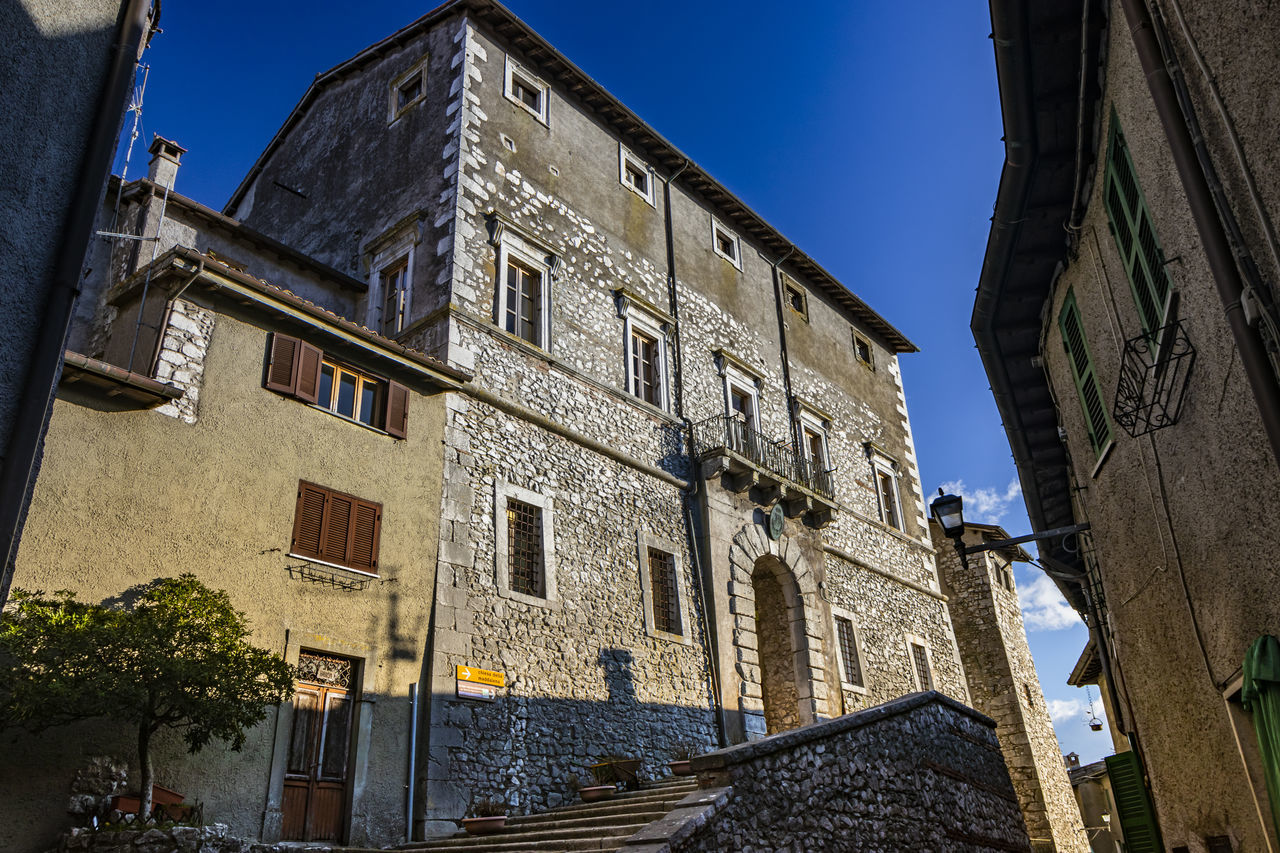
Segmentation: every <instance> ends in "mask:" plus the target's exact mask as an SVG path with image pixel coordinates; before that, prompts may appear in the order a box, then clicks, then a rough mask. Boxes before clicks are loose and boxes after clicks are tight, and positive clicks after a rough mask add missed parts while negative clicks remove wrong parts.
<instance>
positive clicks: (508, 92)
mask: <svg viewBox="0 0 1280 853" xmlns="http://www.w3.org/2000/svg"><path fill="white" fill-rule="evenodd" d="M515 77H519V78H520V80H521V81H522V82H523V83H526V84H529V85H530V86H532V87H533V88H535V89H537V90H538V109H534V108H533V107H531V106H529V105H528V104H526V103H525V102H524V101H522V100H520V98H518V97H517V96H516V93H515V87H514V86H513V85H512V81H513V79H514V78H515ZM502 94H503V95H505V96H506V98H507V100H509V101H511V103H513V104H515V105H516V106H517V107H519V108H520V109H522V110H524V111H525V112H527V113H528V114H529V115H531V116H533V117H534V118H536V119H537V120H538V121H540V122H542V123H543V124H545V125H546V126H547V127H550V126H551V109H550V107H551V87H550V86H548V85H547V83H546V81H544V80H543V79H542V78H541V77H539V76H538V75H536V74H534V73H533V72H532V71H530V70H529V69H527V68H525V67H524V66H523V65H521V64H520V63H519V62H516V61H515V60H514V59H512V58H511V55H510V54H507V57H506V63H505V66H504V68H503V74H502Z"/></svg>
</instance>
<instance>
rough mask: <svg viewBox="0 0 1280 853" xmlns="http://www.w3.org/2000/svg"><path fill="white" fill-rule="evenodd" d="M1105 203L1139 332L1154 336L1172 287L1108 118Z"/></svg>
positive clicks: (1118, 134) (1116, 124) (1125, 151)
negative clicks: (1126, 278)
mask: <svg viewBox="0 0 1280 853" xmlns="http://www.w3.org/2000/svg"><path fill="white" fill-rule="evenodd" d="M1103 181H1104V183H1103V199H1104V202H1105V206H1106V209H1107V219H1108V220H1109V221H1110V223H1111V234H1112V236H1113V237H1115V240H1116V248H1118V249H1119V250H1120V258H1121V260H1122V261H1124V270H1125V274H1126V275H1127V276H1128V278H1129V288H1130V290H1131V291H1132V292H1133V300H1134V302H1135V303H1136V304H1137V306H1138V317H1139V318H1140V319H1141V321H1142V331H1144V332H1146V333H1147V334H1148V335H1153V334H1154V333H1155V332H1156V330H1158V329H1159V328H1160V327H1161V326H1163V325H1164V324H1165V321H1166V318H1165V316H1164V313H1165V306H1166V305H1167V303H1168V299H1169V291H1170V287H1171V286H1170V283H1169V276H1168V274H1167V273H1166V272H1165V268H1164V252H1163V251H1162V250H1161V248H1160V241H1159V240H1158V239H1157V238H1156V230H1155V226H1154V225H1153V224H1152V220H1151V213H1150V212H1149V211H1148V210H1147V203H1146V200H1145V199H1144V198H1143V195H1142V188H1141V187H1140V186H1139V185H1138V173H1137V171H1136V170H1135V169H1134V167H1133V158H1132V157H1130V156H1129V146H1128V145H1126V144H1125V140H1124V132H1123V131H1122V130H1121V129H1120V120H1119V119H1118V118H1117V117H1116V115H1115V113H1114V112H1113V113H1112V114H1111V138H1110V140H1109V142H1108V143H1107V168H1106V175H1105V177H1104V179H1103Z"/></svg>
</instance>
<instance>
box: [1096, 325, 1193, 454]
mask: <svg viewBox="0 0 1280 853" xmlns="http://www.w3.org/2000/svg"><path fill="white" fill-rule="evenodd" d="M1195 360H1196V348H1195V347H1194V346H1192V345H1191V341H1190V339H1189V338H1188V337H1187V330H1186V329H1185V328H1184V327H1183V325H1182V321H1181V320H1175V321H1174V322H1172V323H1169V324H1168V325H1166V326H1164V327H1163V328H1160V329H1157V330H1156V331H1155V332H1154V333H1152V334H1150V335H1139V336H1138V337H1136V338H1133V339H1131V340H1129V341H1126V342H1125V346H1124V356H1123V361H1122V362H1121V365H1120V381H1119V383H1118V385H1117V388H1116V403H1115V406H1114V407H1113V408H1112V411H1111V416H1112V418H1114V419H1115V421H1116V423H1118V424H1120V426H1121V427H1123V428H1124V431H1125V432H1127V433H1129V435H1130V436H1132V437H1133V438H1137V437H1138V436H1141V435H1146V434H1147V433H1149V432H1154V431H1155V430H1158V429H1163V428H1164V427H1167V426H1173V425H1174V424H1176V423H1177V422H1178V418H1179V416H1180V415H1181V413H1182V401H1183V398H1184V397H1185V395H1186V393H1187V383H1188V381H1189V380H1190V377H1191V366H1192V365H1193V364H1195Z"/></svg>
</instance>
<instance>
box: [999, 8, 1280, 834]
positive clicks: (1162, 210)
mask: <svg viewBox="0 0 1280 853" xmlns="http://www.w3.org/2000/svg"><path fill="white" fill-rule="evenodd" d="M992 25H993V31H994V39H995V45H996V66H997V76H998V78H999V81H1000V93H1001V103H1002V107H1003V113H1004V122H1005V134H1006V135H1005V139H1006V150H1007V155H1006V162H1005V168H1004V173H1003V175H1002V177H1001V182H1000V191H999V196H998V199H997V205H996V211H995V216H994V218H993V224H992V229H991V236H990V240H989V243H988V246H987V253H986V258H985V261H984V264H983V269H982V275H981V280H980V284H979V290H978V297H977V302H976V305H975V307H974V314H973V331H974V335H975V337H976V339H977V342H978V348H979V350H980V352H981V354H982V358H983V362H984V364H985V366H986V370H987V373H988V376H989V377H990V380H991V385H992V389H993V391H994V393H995V396H996V401H997V404H998V406H999V409H1000V413H1001V417H1002V419H1003V421H1004V426H1005V429H1006V432H1007V433H1008V435H1009V441H1010V445H1011V446H1012V448H1013V453H1014V459H1015V461H1016V463H1017V465H1018V470H1019V476H1020V480H1021V483H1022V490H1023V494H1024V495H1025V496H1026V501H1027V507H1028V511H1029V513H1030V516H1031V519H1032V522H1033V524H1034V526H1035V528H1036V529H1037V530H1041V531H1048V530H1052V529H1056V528H1062V527H1068V526H1072V525H1077V524H1088V525H1090V528H1089V530H1088V531H1087V533H1085V534H1082V535H1079V536H1065V537H1064V536H1056V537H1053V538H1051V539H1048V540H1045V541H1044V542H1042V543H1041V545H1040V553H1041V558H1042V560H1043V561H1044V563H1045V564H1046V565H1048V566H1049V571H1050V574H1051V576H1053V577H1054V578H1055V579H1056V580H1057V581H1058V582H1059V585H1060V586H1061V587H1062V589H1063V591H1064V593H1065V594H1066V595H1067V598H1068V600H1069V601H1070V602H1071V603H1072V604H1073V605H1074V606H1075V607H1076V608H1077V609H1078V610H1079V611H1080V612H1081V614H1082V616H1083V617H1084V618H1085V621H1086V623H1087V624H1088V626H1089V629H1090V634H1091V646H1090V648H1091V651H1087V652H1086V654H1085V656H1084V657H1082V660H1081V664H1080V665H1079V666H1078V667H1077V675H1076V676H1073V679H1074V680H1075V683H1080V684H1084V683H1095V682H1096V683H1098V684H1099V686H1100V687H1104V688H1105V693H1106V695H1105V696H1104V699H1105V701H1106V703H1107V710H1108V715H1109V717H1110V718H1111V721H1112V723H1113V725H1114V727H1115V733H1116V735H1117V740H1116V748H1117V750H1118V754H1117V755H1116V756H1113V757H1111V758H1108V759H1107V765H1108V769H1109V776H1110V782H1111V785H1112V787H1113V790H1114V792H1115V797H1116V801H1117V802H1116V805H1117V807H1118V810H1119V814H1118V819H1119V822H1120V824H1121V826H1122V828H1123V833H1124V839H1125V845H1126V849H1127V850H1163V849H1170V850H1175V851H1188V850H1195V851H1205V850H1208V851H1215V853H1216V851H1230V850H1266V849H1276V846H1277V839H1276V835H1275V825H1274V823H1273V820H1272V814H1273V807H1272V805H1271V802H1269V796H1268V792H1267V790H1266V788H1265V786H1264V784H1263V782H1262V780H1263V778H1264V775H1265V774H1266V773H1268V772H1269V773H1272V774H1274V768H1268V767H1267V766H1266V764H1265V763H1264V762H1263V760H1262V758H1261V757H1260V755H1259V752H1258V749H1257V738H1256V737H1255V733H1254V724H1255V722H1256V721H1255V720H1254V719H1252V717H1251V715H1250V714H1249V713H1246V712H1245V711H1244V710H1243V708H1242V705H1241V703H1240V693H1241V684H1242V677H1243V676H1242V663H1243V661H1244V658H1245V654H1246V651H1247V650H1248V649H1249V648H1250V646H1251V644H1253V642H1254V641H1255V640H1256V639H1257V638H1258V637H1259V636H1262V635H1268V634H1274V633H1275V632H1276V630H1277V627H1276V626H1277V613H1278V611H1277V600H1276V596H1275V578H1274V574H1273V571H1272V569H1271V566H1270V560H1269V557H1268V555H1269V554H1271V553H1272V552H1273V551H1274V550H1275V548H1276V547H1277V545H1280V524H1277V522H1276V520H1275V518H1274V517H1273V516H1272V515H1271V514H1269V513H1268V512H1267V511H1266V508H1265V499H1266V497H1267V496H1270V495H1272V494H1275V493H1276V491H1277V488H1278V487H1280V476H1278V474H1280V471H1278V470H1277V451H1278V450H1280V431H1278V430H1277V418H1280V404H1278V400H1280V382H1278V379H1277V376H1278V374H1277V366H1278V365H1277V359H1276V353H1277V348H1276V341H1277V335H1276V330H1277V328H1280V326H1277V322H1276V316H1275V311H1274V304H1275V293H1274V288H1275V282H1276V281H1277V280H1280V251H1278V246H1277V241H1276V239H1275V236H1274V230H1273V226H1272V222H1273V220H1274V216H1275V214H1274V211H1275V210H1276V203H1277V198H1278V195H1277V194H1278V193H1280V171H1278V170H1277V169H1276V168H1275V160H1274V133H1273V130H1274V127H1275V124H1276V120H1277V110H1280V102H1277V101H1276V99H1275V98H1274V97H1273V94H1274V83H1275V80H1276V79H1277V74H1278V73H1280V67H1277V59H1276V55H1275V52H1274V50H1273V45H1274V44H1275V36H1276V34H1277V32H1278V31H1280V13H1277V12H1276V11H1275V10H1269V9H1262V8H1257V7H1255V6H1252V5H1248V4H1226V5H1223V4H1212V5H1210V4H1188V3H1183V2H1179V0H1159V1H1158V2H1156V0H1122V2H1090V3H1085V4H1083V5H1082V4H1079V3H1053V2H1049V3H1025V2H997V3H993V4H992ZM1276 797H1280V792H1277V791H1271V792H1270V800H1271V801H1272V802H1274V800H1275V798H1276Z"/></svg>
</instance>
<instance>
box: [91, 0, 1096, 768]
mask: <svg viewBox="0 0 1280 853" xmlns="http://www.w3.org/2000/svg"><path fill="white" fill-rule="evenodd" d="M431 5H432V4H431V3H430V2H428V3H410V2H397V0H365V2H362V3H360V4H350V3H326V2H320V1H319V0H313V2H307V3H302V2H287V0H280V2H273V3H255V4H249V3H242V2H236V0H221V2H213V3H166V4H165V5H164V10H163V14H164V17H163V20H162V21H161V26H162V27H163V29H164V32H163V33H162V34H160V35H158V36H156V38H155V40H154V41H153V43H152V47H151V49H150V50H149V51H148V53H147V55H146V57H145V61H146V62H147V63H148V64H149V65H150V67H151V71H150V75H149V79H148V83H147V89H146V93H145V97H144V101H143V112H142V123H141V126H140V130H141V135H140V137H139V142H138V143H137V144H136V145H135V147H134V152H133V158H132V161H131V163H130V166H129V177H137V176H138V175H140V174H143V173H145V170H146V162H145V161H146V156H147V155H146V145H147V143H148V142H149V141H150V139H151V134H153V133H159V134H160V135H162V136H165V137H168V138H170V139H173V140H175V141H177V142H178V143H179V144H181V145H183V146H185V147H186V148H188V149H189V153H188V154H187V155H185V157H184V158H183V168H182V171H181V173H180V174H179V177H178V185H177V189H178V191H179V192H182V193H184V194H185V195H188V196H190V197H192V198H194V199H196V200H197V201H200V202H202V203H204V204H206V205H209V206H210V207H213V208H215V209H221V207H222V205H223V204H224V203H225V202H226V200H227V199H228V197H229V196H230V195H231V192H232V191H233V190H234V189H235V187H236V185H237V184H238V183H239V181H240V178H241V177H243V175H244V174H245V172H247V171H248V169H249V167H250V166H251V165H252V163H253V161H254V159H255V158H256V156H257V154H258V153H259V152H260V151H261V150H262V149H263V148H264V147H265V145H266V143H267V142H268V140H270V138H271V136H272V135H273V134H274V133H275V131H276V130H277V129H278V127H279V126H280V123H281V122H282V121H283V120H284V117H285V116H286V115H287V114H288V112H289V110H290V109H292V108H293V106H294V105H295V104H296V103H297V101H298V99H299V98H300V97H301V96H302V93H303V92H304V91H305V90H306V87H307V85H308V84H309V83H310V81H311V79H312V78H313V77H314V76H315V74H316V73H318V72H320V71H323V70H326V69H328V68H330V67H332V66H333V65H336V64H337V63H339V62H341V61H342V60H344V59H347V58H348V57H350V56H352V55H353V54H355V53H357V52H358V51H360V50H361V49H363V48H364V47H366V46H368V45H370V44H372V43H373V42H375V41H377V40H379V39H381V38H383V37H385V36H387V35H389V34H390V33H391V32H393V31H394V30H396V29H399V28H400V27H402V26H404V25H405V24H407V23H409V22H410V21H412V20H414V19H415V18H417V17H418V16H420V15H422V14H424V13H425V12H426V11H428V10H429V9H430V8H431ZM508 6H509V7H510V8H511V9H512V10H513V11H514V12H515V13H516V14H517V15H519V16H520V17H521V18H522V19H524V20H525V21H526V22H527V23H528V24H530V25H531V26H532V27H533V28H534V29H536V30H538V31H539V32H540V33H541V34H542V35H543V36H544V37H545V38H546V39H547V40H548V41H550V42H551V43H552V44H553V45H555V46H556V47H557V48H558V49H559V50H560V51H561V53H563V54H565V55H566V56H567V57H568V58H569V59H570V60H571V61H573V62H575V63H576V64H577V65H579V66H580V67H581V68H583V69H584V70H585V71H586V72H587V73H588V74H589V75H591V76H592V77H594V78H595V79H596V80H597V81H599V82H600V83H601V84H603V85H604V86H605V87H606V88H607V89H609V90H610V91H611V92H612V93H613V94H614V95H615V96H617V97H618V98H619V100H621V101H622V102H623V103H625V104H626V105H627V106H628V107H630V108H631V109H632V110H634V111H635V112H636V113H638V114H639V115H640V116H641V117H642V118H643V119H645V120H646V121H647V122H648V123H649V124H650V125H652V126H653V127H655V128H656V129H657V130H658V132H659V133H661V134H663V135H664V136H665V137H666V138H667V139H669V140H671V141H672V142H673V143H674V144H675V145H676V146H677V147H679V148H681V149H682V150H683V151H684V152H685V153H686V154H688V155H689V156H690V157H692V158H693V159H694V160H695V161H697V162H698V163H699V164H700V165H701V166H702V167H703V168H704V169H706V170H707V171H708V172H710V173H711V174H712V175H714V176H715V177H716V178H717V179H718V180H719V181H721V182H722V183H723V184H725V186H727V187H728V188H729V189H730V190H732V191H733V192H735V193H737V194H738V195H739V196H740V197H741V198H742V199H743V200H744V201H745V202H746V203H747V204H748V205H750V206H751V207H752V208H753V209H755V210H756V211H757V212H759V213H760V214H761V215H763V216H764V217H765V218H766V219H767V220H769V221H770V222H771V223H772V224H773V225H774V226H775V227H777V228H778V229H779V230H780V231H782V232H783V233H784V234H786V235H787V236H788V237H789V238H790V239H791V240H793V241H794V242H795V243H796V244H797V245H798V246H799V247H800V248H801V249H803V250H804V251H805V252H807V253H808V254H809V255H811V256H812V257H814V258H815V259H817V260H818V262H819V263H821V264H823V265H824V266H825V267H826V268H827V269H828V270H830V271H831V272H832V273H833V274H835V275H836V276H837V277H838V278H840V279H841V280H842V281H843V282H844V283H845V284H846V285H848V286H849V288H850V289H852V290H853V291H854V292H855V293H857V294H858V295H859V296H860V297H862V298H863V299H864V300H866V301H867V302H868V303H869V304H870V305H871V306H872V307H873V308H875V309H876V310H877V311H879V312H880V313H881V314H883V315H884V316H885V317H886V318H887V319H888V320H889V321H890V322H891V323H893V324H894V325H895V326H897V327H898V328H899V329H901V330H902V331H903V332H905V333H906V335H907V336H908V337H909V338H911V339H912V340H913V341H915V343H916V344H917V345H918V346H919V347H920V349H921V350H922V352H920V353H919V354H915V355H909V356H904V357H903V358H902V367H903V374H904V380H905V383H906V389H907V400H908V406H909V408H910V412H911V421H912V427H913V429H914V432H915V439H916V447H917V451H918V455H919V460H920V468H921V475H922V478H923V480H924V487H925V490H926V492H927V493H936V491H937V487H938V486H940V485H944V484H947V485H948V486H949V487H959V488H960V489H961V490H962V492H963V493H964V494H965V495H966V496H967V502H966V504H967V509H968V512H967V517H968V518H969V519H970V520H973V521H985V522H989V523H996V524H1001V525H1003V526H1004V527H1005V528H1006V529H1008V530H1009V531H1010V532H1011V533H1014V534H1019V533H1025V532H1029V529H1030V528H1029V524H1028V521H1027V518H1026V514H1025V511H1024V509H1023V506H1022V498H1021V495H1020V494H1018V492H1017V480H1016V475H1015V471H1014V467H1013V462H1012V460H1011V457H1010V453H1009V447H1008V443H1007V441H1006V439H1005V435H1004V432H1003V430H1002V429H1001V427H1000V418H999V416H998V414H997V412H996V409H995V404H994V402H993V401H992V398H991V394H990V391H989V390H988V386H987V380H986V376H985V374H984V373H983V371H982V365H981V363H980V361H979V359H978V355H977V352H976V350H975V349H974V344H973V337H972V335H971V334H970V332H969V316H970V313H971V311H972V307H973V296H974V288H975V287H976V286H977V282H978V275H979V272H980V270H981V266H982V256H983V252H984V249H985V247H986V241H987V232H988V228H989V226H990V222H989V218H990V216H991V211H992V204H993V202H994V200H995V195H996V189H997V186H998V184H999V179H1000V167H1001V164H1002V162H1003V145H1002V143H1001V141H1000V138H1001V136H1002V128H1001V123H1000V112H999V100H998V90H997V87H996V80H995V67H994V59H993V52H992V45H991V41H990V39H989V38H988V34H989V32H990V29H991V23H990V19H989V17H988V10H987V4H986V3H983V2H977V0H970V2H964V3H956V2H953V0H932V2H922V0H903V2H898V3H884V2H869V0H843V2H838V1H837V2H828V1H827V0H810V2H808V3H803V4H799V3H798V4H795V5H791V4H786V5H782V4H776V3H765V2H758V0H746V2H737V3H705V2H704V3H697V2H688V0H683V2H675V0H650V2H647V3H644V4H634V3H630V4H609V3H600V2H599V0H591V2H587V0H546V2H543V1H542V0H509V2H508ZM127 128H128V122H126V130H127ZM126 142H127V139H126ZM123 159H124V146H122V148H121V152H120V155H119V156H118V158H117V166H116V170H117V172H119V171H120V168H121V166H122V165H123ZM1017 582H1018V585H1019V588H1020V590H1021V594H1022V598H1023V606H1024V611H1025V612H1026V615H1027V619H1028V629H1029V638H1030V641H1031V647H1032V652H1033V655H1034V656H1035V659H1036V662H1037V667H1038V669H1039V672H1040V680H1041V684H1042V686H1043V688H1044V691H1045V694H1046V697H1047V698H1048V700H1049V702H1050V707H1051V710H1053V711H1054V712H1055V714H1056V727H1057V731H1058V736H1059V740H1060V742H1061V744H1062V748H1063V751H1064V752H1067V751H1075V752H1078V753H1079V754H1080V756H1081V758H1082V759H1084V760H1085V761H1091V760H1095V759H1097V758H1099V757H1101V756H1102V755H1104V754H1107V753H1108V752H1110V748H1109V742H1108V739H1107V738H1106V736H1105V734H1094V733H1092V732H1090V731H1089V729H1088V727H1087V725H1086V723H1085V721H1086V717H1087V714H1086V711H1085V698H1086V697H1085V694H1084V691H1081V690H1076V689H1074V688H1071V687H1068V686H1066V684H1065V679H1066V677H1067V674H1068V672H1069V671H1070V669H1071V666H1072V664H1073V663H1074V662H1075V659H1076V657H1077V656H1078V655H1079V653H1080V651H1081V650H1082V649H1083V648H1084V644H1085V642H1086V639H1087V634H1086V631H1085V628H1084V626H1083V625H1081V624H1080V623H1079V621H1078V620H1073V619H1071V614H1070V612H1069V611H1064V609H1063V608H1064V606H1065V605H1063V604H1061V603H1060V602H1059V597H1058V596H1057V594H1056V591H1055V590H1054V589H1053V587H1052V585H1051V584H1049V582H1048V581H1047V579H1046V578H1045V577H1044V575H1043V574H1042V573H1040V572H1039V571H1038V570H1036V569H1034V568H1031V567H1026V566H1020V567H1019V568H1018V570H1017ZM1095 708H1096V709H1097V711H1098V713H1099V715H1101V705H1100V703H1097V702H1096V701H1095Z"/></svg>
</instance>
